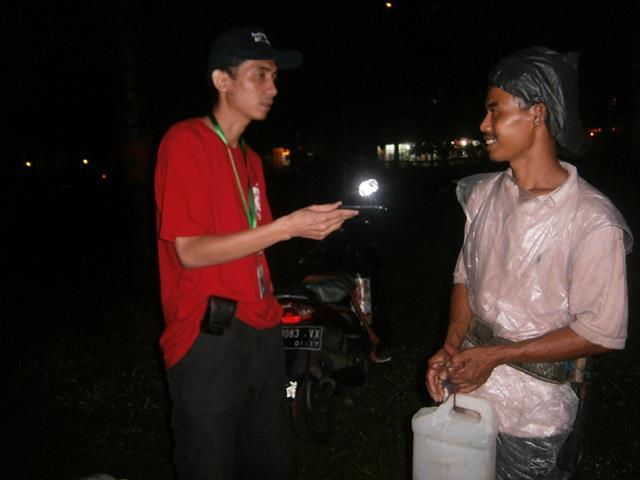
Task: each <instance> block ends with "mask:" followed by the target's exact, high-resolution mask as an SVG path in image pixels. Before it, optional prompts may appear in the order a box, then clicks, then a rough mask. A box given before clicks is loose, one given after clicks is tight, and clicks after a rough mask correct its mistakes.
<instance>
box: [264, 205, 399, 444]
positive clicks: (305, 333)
mask: <svg viewBox="0 0 640 480" xmlns="http://www.w3.org/2000/svg"><path fill="white" fill-rule="evenodd" d="M344 208H358V209H360V210H361V211H362V212H364V213H363V214H362V215H360V216H359V217H360V219H359V223H360V225H358V223H356V224H355V228H358V227H362V226H363V225H368V224H370V222H371V220H372V218H373V217H375V216H378V215H380V214H382V213H383V212H384V211H385V210H386V208H385V207H384V206H382V205H374V204H372V203H370V202H369V203H367V204H358V205H354V206H349V207H347V206H345V207H344ZM358 238H359V237H357V236H356V235H355V234H354V232H353V231H347V229H346V227H345V228H344V229H343V230H341V231H340V232H336V234H335V235H334V236H332V237H329V238H328V239H326V240H325V241H323V242H319V243H318V244H316V247H315V248H314V249H312V250H311V252H309V254H308V255H306V256H304V257H303V258H302V259H301V260H300V261H299V264H300V265H307V266H309V265H313V266H314V267H315V268H316V272H319V271H322V272H323V273H312V274H309V275H306V276H305V277H304V278H303V280H302V282H301V283H300V284H299V285H296V286H295V287H294V288H289V289H286V290H278V291H276V298H277V299H278V301H279V302H280V304H281V305H282V307H283V314H282V339H283V343H284V347H285V354H286V364H287V376H288V385H287V388H286V392H287V398H288V399H289V403H290V410H291V416H292V420H293V426H294V429H295V431H296V432H297V434H298V435H299V437H300V438H302V439H303V440H304V441H307V442H323V441H326V440H328V439H329V438H330V437H331V436H332V435H333V433H334V432H335V428H336V424H335V413H334V405H333V403H334V399H335V397H336V395H337V394H338V393H340V392H342V391H345V390H346V389H348V388H352V387H357V386H360V385H363V384H364V383H365V381H366V378H367V375H368V371H369V368H370V364H371V363H381V362H384V361H387V360H389V359H390V357H389V356H388V355H387V354H385V353H380V350H379V347H380V339H379V338H378V336H377V335H376V333H375V332H374V330H373V314H374V312H375V310H376V309H375V306H374V304H373V302H372V282H371V280H372V277H375V274H374V273H373V272H372V270H371V267H372V266H375V261H374V259H373V257H372V255H371V249H370V248H367V245H368V244H367V242H362V241H358ZM318 260H320V262H318ZM336 263H339V264H340V265H336ZM321 265H322V266H321ZM336 266H341V267H344V269H343V270H340V269H336V268H335V267H336ZM345 270H347V271H345Z"/></svg>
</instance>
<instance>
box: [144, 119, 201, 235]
mask: <svg viewBox="0 0 640 480" xmlns="http://www.w3.org/2000/svg"><path fill="white" fill-rule="evenodd" d="M203 158H204V151H203V149H202V145H201V141H200V140H199V138H198V136H197V134H195V133H194V132H192V131H190V130H189V129H187V128H179V127H178V128H176V127H174V128H173V129H172V130H169V132H167V134H166V135H165V137H164V138H163V140H162V142H161V144H160V148H159V151H158V163H157V165H156V173H155V194H156V207H157V226H158V236H159V238H161V239H162V240H168V241H173V240H174V239H175V237H178V236H197V235H203V234H206V233H207V230H206V227H205V226H206V225H207V219H208V210H207V202H206V201H205V200H206V198H207V191H206V187H205V184H204V181H203V172H202V168H201V166H202V163H203V162H202V159H203Z"/></svg>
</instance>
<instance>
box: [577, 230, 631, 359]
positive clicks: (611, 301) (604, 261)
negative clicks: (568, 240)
mask: <svg viewBox="0 0 640 480" xmlns="http://www.w3.org/2000/svg"><path fill="white" fill-rule="evenodd" d="M569 310H570V313H571V314H572V315H573V316H575V318H576V320H575V321H574V323H572V324H571V328H572V329H573V330H574V331H575V332H576V333H577V334H578V335H580V336H581V337H583V338H585V339H587V340H588V341H590V342H592V343H595V344H598V345H602V346H604V347H606V348H611V349H623V348H624V345H625V341H626V338H627V315H628V311H627V280H626V263H625V249H624V243H623V231H622V229H621V228H619V227H616V226H607V227H603V228H599V229H597V230H595V231H593V232H591V233H590V234H589V235H588V236H587V237H586V238H585V240H584V241H583V242H582V245H581V246H580V248H579V250H578V252H577V253H576V258H575V261H574V266H573V271H572V276H571V289H570V297H569Z"/></svg>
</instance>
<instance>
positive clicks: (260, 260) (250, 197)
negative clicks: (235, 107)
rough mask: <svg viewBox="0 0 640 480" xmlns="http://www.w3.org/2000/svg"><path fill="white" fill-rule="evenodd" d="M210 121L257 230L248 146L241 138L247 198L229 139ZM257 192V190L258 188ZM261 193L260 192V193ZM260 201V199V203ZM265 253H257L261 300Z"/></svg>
mask: <svg viewBox="0 0 640 480" xmlns="http://www.w3.org/2000/svg"><path fill="white" fill-rule="evenodd" d="M209 120H210V121H211V124H212V125H213V129H214V131H215V132H216V134H217V135H218V137H219V138H220V140H222V143H224V145H225V147H226V148H227V155H228V157H229V161H230V162H231V167H232V168H233V174H234V175H235V178H236V186H237V187H238V193H239V194H240V200H242V207H243V208H244V213H245V215H246V216H247V222H248V224H249V228H256V227H257V225H258V218H257V215H256V199H255V195H254V191H253V190H254V189H253V187H252V186H251V181H250V180H249V179H248V177H249V164H248V162H247V146H246V144H245V142H244V138H242V137H240V140H239V142H238V143H239V144H240V149H241V150H242V158H243V160H244V163H245V166H246V168H247V194H246V197H245V193H244V189H243V188H242V184H241V183H240V176H239V175H238V169H237V168H236V162H235V161H234V159H233V153H232V152H231V148H230V147H229V143H228V142H227V137H226V136H225V135H224V132H223V131H222V128H221V127H220V124H219V123H218V121H217V120H216V117H215V116H214V115H213V114H212V113H210V114H209ZM256 190H257V188H256ZM258 193H259V192H258ZM259 201H260V199H259V198H258V202H259ZM263 262H264V253H263V251H262V250H260V251H259V252H257V253H256V275H257V277H258V292H259V293H260V298H264V297H265V295H266V293H267V283H266V280H265V274H264V263H263Z"/></svg>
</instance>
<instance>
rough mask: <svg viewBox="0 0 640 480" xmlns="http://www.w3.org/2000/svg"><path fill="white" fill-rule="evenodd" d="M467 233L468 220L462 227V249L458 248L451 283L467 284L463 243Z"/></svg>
mask: <svg viewBox="0 0 640 480" xmlns="http://www.w3.org/2000/svg"><path fill="white" fill-rule="evenodd" d="M468 232H469V220H467V221H466V222H465V225H464V241H463V242H462V247H461V248H460V252H459V253H458V260H457V261H456V268H455V269H454V271H453V283H454V284H455V283H462V284H464V285H466V284H467V283H468V277H467V267H466V266H465V263H464V242H465V241H466V239H467V233H468Z"/></svg>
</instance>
